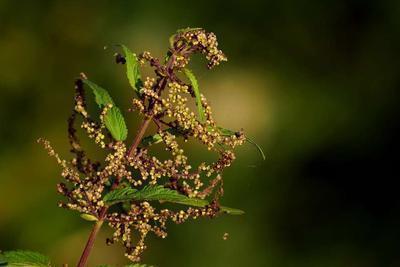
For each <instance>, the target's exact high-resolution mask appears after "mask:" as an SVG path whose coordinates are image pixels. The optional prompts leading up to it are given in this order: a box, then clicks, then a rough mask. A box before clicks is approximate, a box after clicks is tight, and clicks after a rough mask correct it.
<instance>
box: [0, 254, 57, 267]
mask: <svg viewBox="0 0 400 267" xmlns="http://www.w3.org/2000/svg"><path fill="white" fill-rule="evenodd" d="M2 256H3V260H0V262H1V261H3V262H7V266H19V267H44V266H50V259H49V258H48V257H47V256H44V255H42V254H40V253H37V252H33V251H28V250H14V251H6V252H4V253H3V254H2Z"/></svg>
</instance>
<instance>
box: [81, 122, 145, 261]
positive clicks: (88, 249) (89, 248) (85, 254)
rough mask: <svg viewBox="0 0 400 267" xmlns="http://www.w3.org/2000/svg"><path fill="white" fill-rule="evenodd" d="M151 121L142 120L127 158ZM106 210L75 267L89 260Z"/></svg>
mask: <svg viewBox="0 0 400 267" xmlns="http://www.w3.org/2000/svg"><path fill="white" fill-rule="evenodd" d="M151 120H152V117H151V116H150V117H146V118H145V119H144V120H143V122H142V124H141V126H140V128H139V130H138V133H137V135H136V137H135V139H134V140H133V144H132V146H131V147H130V148H129V151H128V153H127V156H128V157H131V156H132V155H133V153H134V151H135V150H136V148H137V147H138V146H139V144H140V141H141V140H142V138H143V135H144V134H145V132H146V129H147V127H149V125H150V122H151ZM119 180H120V179H115V181H114V183H113V185H112V186H111V190H114V189H115V188H116V187H117V186H118V184H119ZM107 210H108V207H103V209H102V210H101V211H100V214H99V220H98V221H97V222H96V224H95V225H94V226H93V229H92V231H91V232H90V235H89V238H88V241H87V242H86V246H85V249H84V250H83V252H82V256H81V258H80V259H79V262H78V265H77V267H85V266H86V263H87V261H88V259H89V255H90V252H91V251H92V249H93V245H94V241H95V240H96V237H97V234H98V233H99V231H100V228H101V226H102V225H103V222H104V218H105V215H106V213H107Z"/></svg>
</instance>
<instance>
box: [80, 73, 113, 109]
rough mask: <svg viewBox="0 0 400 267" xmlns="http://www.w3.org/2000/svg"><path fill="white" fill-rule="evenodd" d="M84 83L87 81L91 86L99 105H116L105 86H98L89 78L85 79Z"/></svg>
mask: <svg viewBox="0 0 400 267" xmlns="http://www.w3.org/2000/svg"><path fill="white" fill-rule="evenodd" d="M83 83H85V84H86V85H87V86H89V87H90V88H91V89H92V91H93V94H94V96H95V100H96V103H97V105H99V107H100V108H103V107H105V106H106V105H108V104H112V105H115V103H114V101H113V100H112V98H111V96H110V94H109V93H108V92H107V90H105V89H104V88H102V87H100V86H98V85H97V84H95V83H94V82H91V81H89V80H88V79H83Z"/></svg>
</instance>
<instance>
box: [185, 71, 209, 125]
mask: <svg viewBox="0 0 400 267" xmlns="http://www.w3.org/2000/svg"><path fill="white" fill-rule="evenodd" d="M183 72H184V73H185V75H186V77H187V78H188V79H189V81H190V83H191V85H192V88H193V92H194V95H195V98H196V106H197V111H198V113H199V120H200V122H204V121H205V119H206V118H205V112H204V108H203V106H202V105H201V95H200V89H199V83H198V82H197V79H196V77H195V76H194V74H193V72H192V71H191V70H189V69H187V68H184V69H183Z"/></svg>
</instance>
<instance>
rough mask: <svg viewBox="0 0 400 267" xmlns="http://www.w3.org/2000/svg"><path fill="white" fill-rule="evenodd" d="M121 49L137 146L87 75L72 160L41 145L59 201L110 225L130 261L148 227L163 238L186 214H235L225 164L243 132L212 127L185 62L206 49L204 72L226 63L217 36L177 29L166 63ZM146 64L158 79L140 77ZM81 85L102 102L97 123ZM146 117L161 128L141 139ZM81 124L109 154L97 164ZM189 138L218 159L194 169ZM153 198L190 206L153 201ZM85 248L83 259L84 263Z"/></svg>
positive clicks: (76, 112)
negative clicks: (80, 133)
mask: <svg viewBox="0 0 400 267" xmlns="http://www.w3.org/2000/svg"><path fill="white" fill-rule="evenodd" d="M121 47H122V50H123V54H122V55H121V54H117V55H116V63H118V64H125V65H126V67H127V76H128V79H129V82H130V85H131V86H132V88H133V89H134V91H135V93H136V97H135V98H133V100H132V107H131V108H130V110H131V111H136V112H138V113H139V114H140V115H141V117H142V118H143V122H142V124H141V125H140V127H139V130H138V132H137V134H136V137H135V139H134V140H133V143H132V144H131V145H129V146H128V145H127V142H125V140H126V137H127V129H126V126H125V121H124V118H123V116H122V113H121V111H120V110H119V109H118V107H117V106H116V105H115V103H114V102H113V100H112V99H111V97H110V95H109V94H108V93H107V91H106V90H104V89H103V88H101V87H100V86H98V85H96V84H94V83H93V82H91V81H89V80H88V79H87V77H86V76H85V75H83V74H82V75H81V78H79V79H77V80H76V82H75V106H74V109H73V112H72V115H71V117H70V118H69V120H68V137H69V141H70V144H71V152H72V153H73V154H74V157H73V158H72V159H71V160H69V161H66V160H62V159H60V157H59V156H58V154H57V153H56V152H55V151H54V150H53V148H52V147H51V145H50V143H49V142H48V141H46V140H44V139H39V142H41V143H42V144H43V145H44V147H45V148H46V149H47V151H48V153H49V155H50V156H53V157H55V158H56V160H57V162H58V164H59V165H60V166H61V168H62V172H61V175H62V177H63V178H64V179H65V182H63V183H59V184H58V185H57V191H58V192H59V193H60V194H62V195H63V196H65V200H64V201H63V202H61V203H59V206H60V207H64V208H68V209H71V210H76V211H78V212H80V213H82V214H83V217H84V218H86V219H91V220H95V221H97V222H96V227H97V226H101V224H102V223H103V222H106V223H107V224H108V225H109V226H110V227H112V228H113V229H114V234H113V235H112V237H110V238H109V239H107V243H108V244H112V243H114V242H120V243H122V244H123V246H124V247H125V255H126V257H128V258H129V259H130V260H132V261H134V262H136V261H139V260H140V255H141V253H142V252H143V250H144V249H145V248H146V245H145V237H146V236H147V234H148V233H149V232H152V233H154V234H156V235H157V236H159V237H162V238H165V237H166V236H167V222H168V221H172V222H175V223H178V224H179V223H183V222H185V221H186V220H188V219H189V218H193V219H196V218H198V217H210V218H212V217H215V216H216V215H218V214H219V213H221V212H225V213H231V214H240V213H241V211H240V210H236V209H231V208H226V207H222V206H220V197H221V196H222V195H223V192H224V191H223V178H222V177H223V170H224V169H225V168H226V167H229V166H230V165H231V164H232V162H233V161H234V159H235V154H234V152H233V149H234V148H235V147H236V146H239V145H242V144H243V143H244V142H245V141H246V137H245V135H244V134H243V132H242V131H237V132H234V131H229V130H227V129H224V128H222V127H220V126H218V125H217V123H216V121H215V120H214V117H213V114H212V109H211V107H210V105H209V104H208V102H207V100H206V98H205V96H204V95H202V94H201V93H200V91H199V87H198V83H197V80H196V78H195V77H194V75H193V73H192V72H191V71H190V70H188V69H186V68H185V67H186V65H187V64H188V62H189V59H190V56H191V55H192V54H194V53H202V54H204V55H205V56H206V58H207V60H208V65H207V66H208V68H210V69H211V68H212V67H214V66H216V65H218V64H219V63H220V62H222V61H226V60H227V59H226V57H225V55H224V54H223V53H222V51H221V50H219V49H218V43H217V39H216V36H215V34H213V33H208V32H206V31H205V30H203V29H199V28H195V29H184V30H180V31H178V32H177V33H176V34H175V35H173V36H172V37H171V47H170V49H169V51H168V54H167V58H166V60H165V63H161V61H160V60H159V59H157V58H155V57H153V56H152V55H151V54H150V53H149V52H144V53H142V54H140V55H139V56H138V57H136V55H135V54H133V53H132V52H131V51H130V50H129V49H128V48H127V47H125V46H121ZM146 63H148V64H149V65H150V66H151V67H152V68H153V69H154V73H155V76H154V77H146V78H145V79H142V78H141V75H140V71H139V67H140V65H143V64H146ZM183 75H185V76H186V78H184V76H183ZM85 86H87V87H89V88H90V89H92V91H93V93H94V95H95V100H96V103H97V104H98V105H99V108H100V109H101V111H100V118H99V120H94V119H92V118H91V117H90V115H89V113H88V111H87V104H86V98H85V91H84V87H85ZM190 101H194V102H195V103H196V105H197V110H191V108H190V105H188V104H189V102H190ZM79 117H80V121H78V118H79ZM151 123H154V124H155V125H156V127H157V132H155V133H153V134H152V135H149V136H146V137H145V136H144V135H145V133H146V129H147V128H148V126H149V125H150V124H151ZM77 127H80V128H82V129H83V130H84V131H85V132H86V134H87V135H88V136H89V138H91V139H92V140H93V141H94V142H95V143H96V144H97V145H98V146H99V148H101V149H104V150H106V151H107V156H106V157H105V159H104V161H103V163H99V162H97V161H92V160H91V159H89V158H88V157H87V155H86V153H85V151H84V149H83V148H82V146H81V143H80V141H79V139H78V137H77ZM188 139H195V140H198V141H199V142H200V143H201V144H203V145H204V146H205V147H206V148H207V149H208V150H210V151H212V152H214V153H216V154H217V155H218V159H217V160H216V161H215V162H213V163H208V162H206V161H204V162H202V163H200V164H198V165H197V166H193V165H192V164H191V163H190V158H189V155H187V154H186V153H185V151H184V149H183V148H182V142H181V141H187V140H188ZM159 143H161V144H163V146H164V147H165V149H166V150H167V151H168V152H169V155H170V157H169V158H168V159H160V158H158V157H157V155H156V154H155V153H154V152H153V151H152V147H153V146H156V144H159ZM155 201H161V202H173V203H179V204H183V205H187V206H189V207H188V208H184V209H182V208H179V206H178V208H175V209H167V208H157V207H156V206H154V204H153V203H155ZM91 238H94V237H92V236H91ZM89 241H90V240H89ZM88 244H89V242H88ZM85 252H87V251H86V250H85ZM85 252H84V255H85ZM84 255H82V258H81V261H80V265H79V266H83V265H84V264H85V260H86V258H87V256H86V258H85V257H84Z"/></svg>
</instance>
